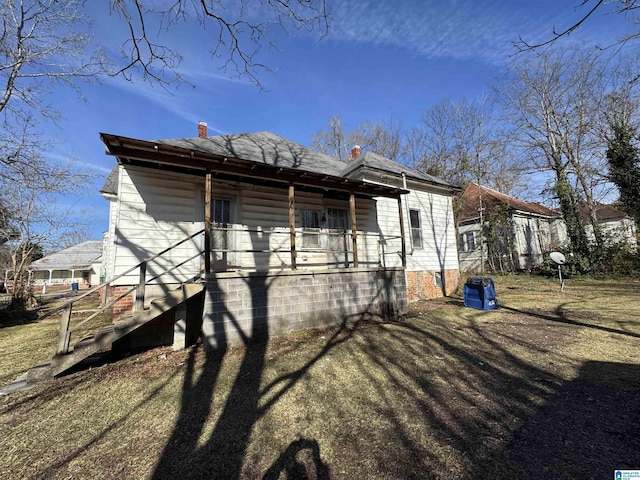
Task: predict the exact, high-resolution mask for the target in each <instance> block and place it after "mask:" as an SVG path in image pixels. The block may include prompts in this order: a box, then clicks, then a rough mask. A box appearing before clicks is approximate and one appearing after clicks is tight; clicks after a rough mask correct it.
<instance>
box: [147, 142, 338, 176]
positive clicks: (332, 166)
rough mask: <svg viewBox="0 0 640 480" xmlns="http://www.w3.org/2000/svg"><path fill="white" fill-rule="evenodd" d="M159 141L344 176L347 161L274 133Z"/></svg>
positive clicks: (268, 163)
mask: <svg viewBox="0 0 640 480" xmlns="http://www.w3.org/2000/svg"><path fill="white" fill-rule="evenodd" d="M157 143H161V144H165V145H171V146H175V147H181V148H189V149H192V150H197V151H201V152H207V153H213V154H217V155H223V156H227V157H233V158H238V159H242V160H251V161H254V162H260V163H265V164H267V165H275V166H280V167H288V168H296V169H299V170H306V171H309V172H315V173H325V174H327V175H334V176H341V171H342V170H343V169H344V163H342V162H340V161H339V160H336V159H334V158H332V157H330V156H328V155H325V154H324V153H320V152H316V151H314V150H311V149H310V148H307V147H304V146H302V145H300V144H298V143H295V142H292V141H290V140H287V139H285V138H282V137H280V136H278V135H275V134H273V133H270V132H257V133H239V134H233V135H221V136H214V137H196V138H177V139H170V140H157Z"/></svg>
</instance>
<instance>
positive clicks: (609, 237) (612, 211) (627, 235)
mask: <svg viewBox="0 0 640 480" xmlns="http://www.w3.org/2000/svg"><path fill="white" fill-rule="evenodd" d="M580 213H581V214H582V220H583V222H584V225H585V230H586V233H587V239H588V240H589V241H590V242H595V236H594V234H593V225H591V222H590V220H589V214H588V212H587V208H586V207H583V208H582V209H581V212H580ZM596 218H597V219H598V224H599V225H600V230H601V233H602V237H603V239H604V241H605V242H606V244H608V245H613V244H621V243H626V244H628V245H629V246H631V247H637V245H638V243H637V237H636V222H635V221H634V219H633V217H631V216H629V215H627V214H626V213H624V212H623V211H622V210H618V209H617V208H615V207H614V206H613V205H604V204H602V203H598V204H596Z"/></svg>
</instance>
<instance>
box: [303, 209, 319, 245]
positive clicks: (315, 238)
mask: <svg viewBox="0 0 640 480" xmlns="http://www.w3.org/2000/svg"><path fill="white" fill-rule="evenodd" d="M300 226H301V227H302V246H303V247H319V246H320V211H319V210H300Z"/></svg>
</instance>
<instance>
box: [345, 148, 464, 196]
mask: <svg viewBox="0 0 640 480" xmlns="http://www.w3.org/2000/svg"><path fill="white" fill-rule="evenodd" d="M343 166H344V163H343ZM362 169H371V170H380V171H384V172H389V173H393V174H396V175H401V174H403V173H404V174H405V175H406V176H407V177H408V178H412V179H414V180H419V181H422V182H427V183H430V184H433V185H440V186H443V187H448V188H457V187H454V186H453V185H452V184H450V183H449V182H446V181H444V180H442V179H440V178H436V177H434V176H431V175H427V174H426V173H422V172H419V171H417V170H414V169H413V168H411V167H408V166H406V165H403V164H401V163H398V162H394V161H393V160H390V159H388V158H386V157H383V156H381V155H378V154H376V153H373V152H364V153H363V154H362V155H360V156H359V157H357V158H355V159H353V160H350V161H349V162H347V164H346V167H344V168H343V170H342V175H343V176H350V175H353V174H354V173H355V172H356V171H358V170H362Z"/></svg>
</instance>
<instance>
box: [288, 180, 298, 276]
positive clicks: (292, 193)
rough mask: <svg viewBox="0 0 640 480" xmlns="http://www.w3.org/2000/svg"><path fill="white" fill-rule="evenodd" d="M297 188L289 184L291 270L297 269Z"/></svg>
mask: <svg viewBox="0 0 640 480" xmlns="http://www.w3.org/2000/svg"><path fill="white" fill-rule="evenodd" d="M295 193H296V187H295V186H294V185H293V183H290V184H289V243H290V244H291V270H295V269H296V268H297V265H296V255H297V253H296V205H295Z"/></svg>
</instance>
